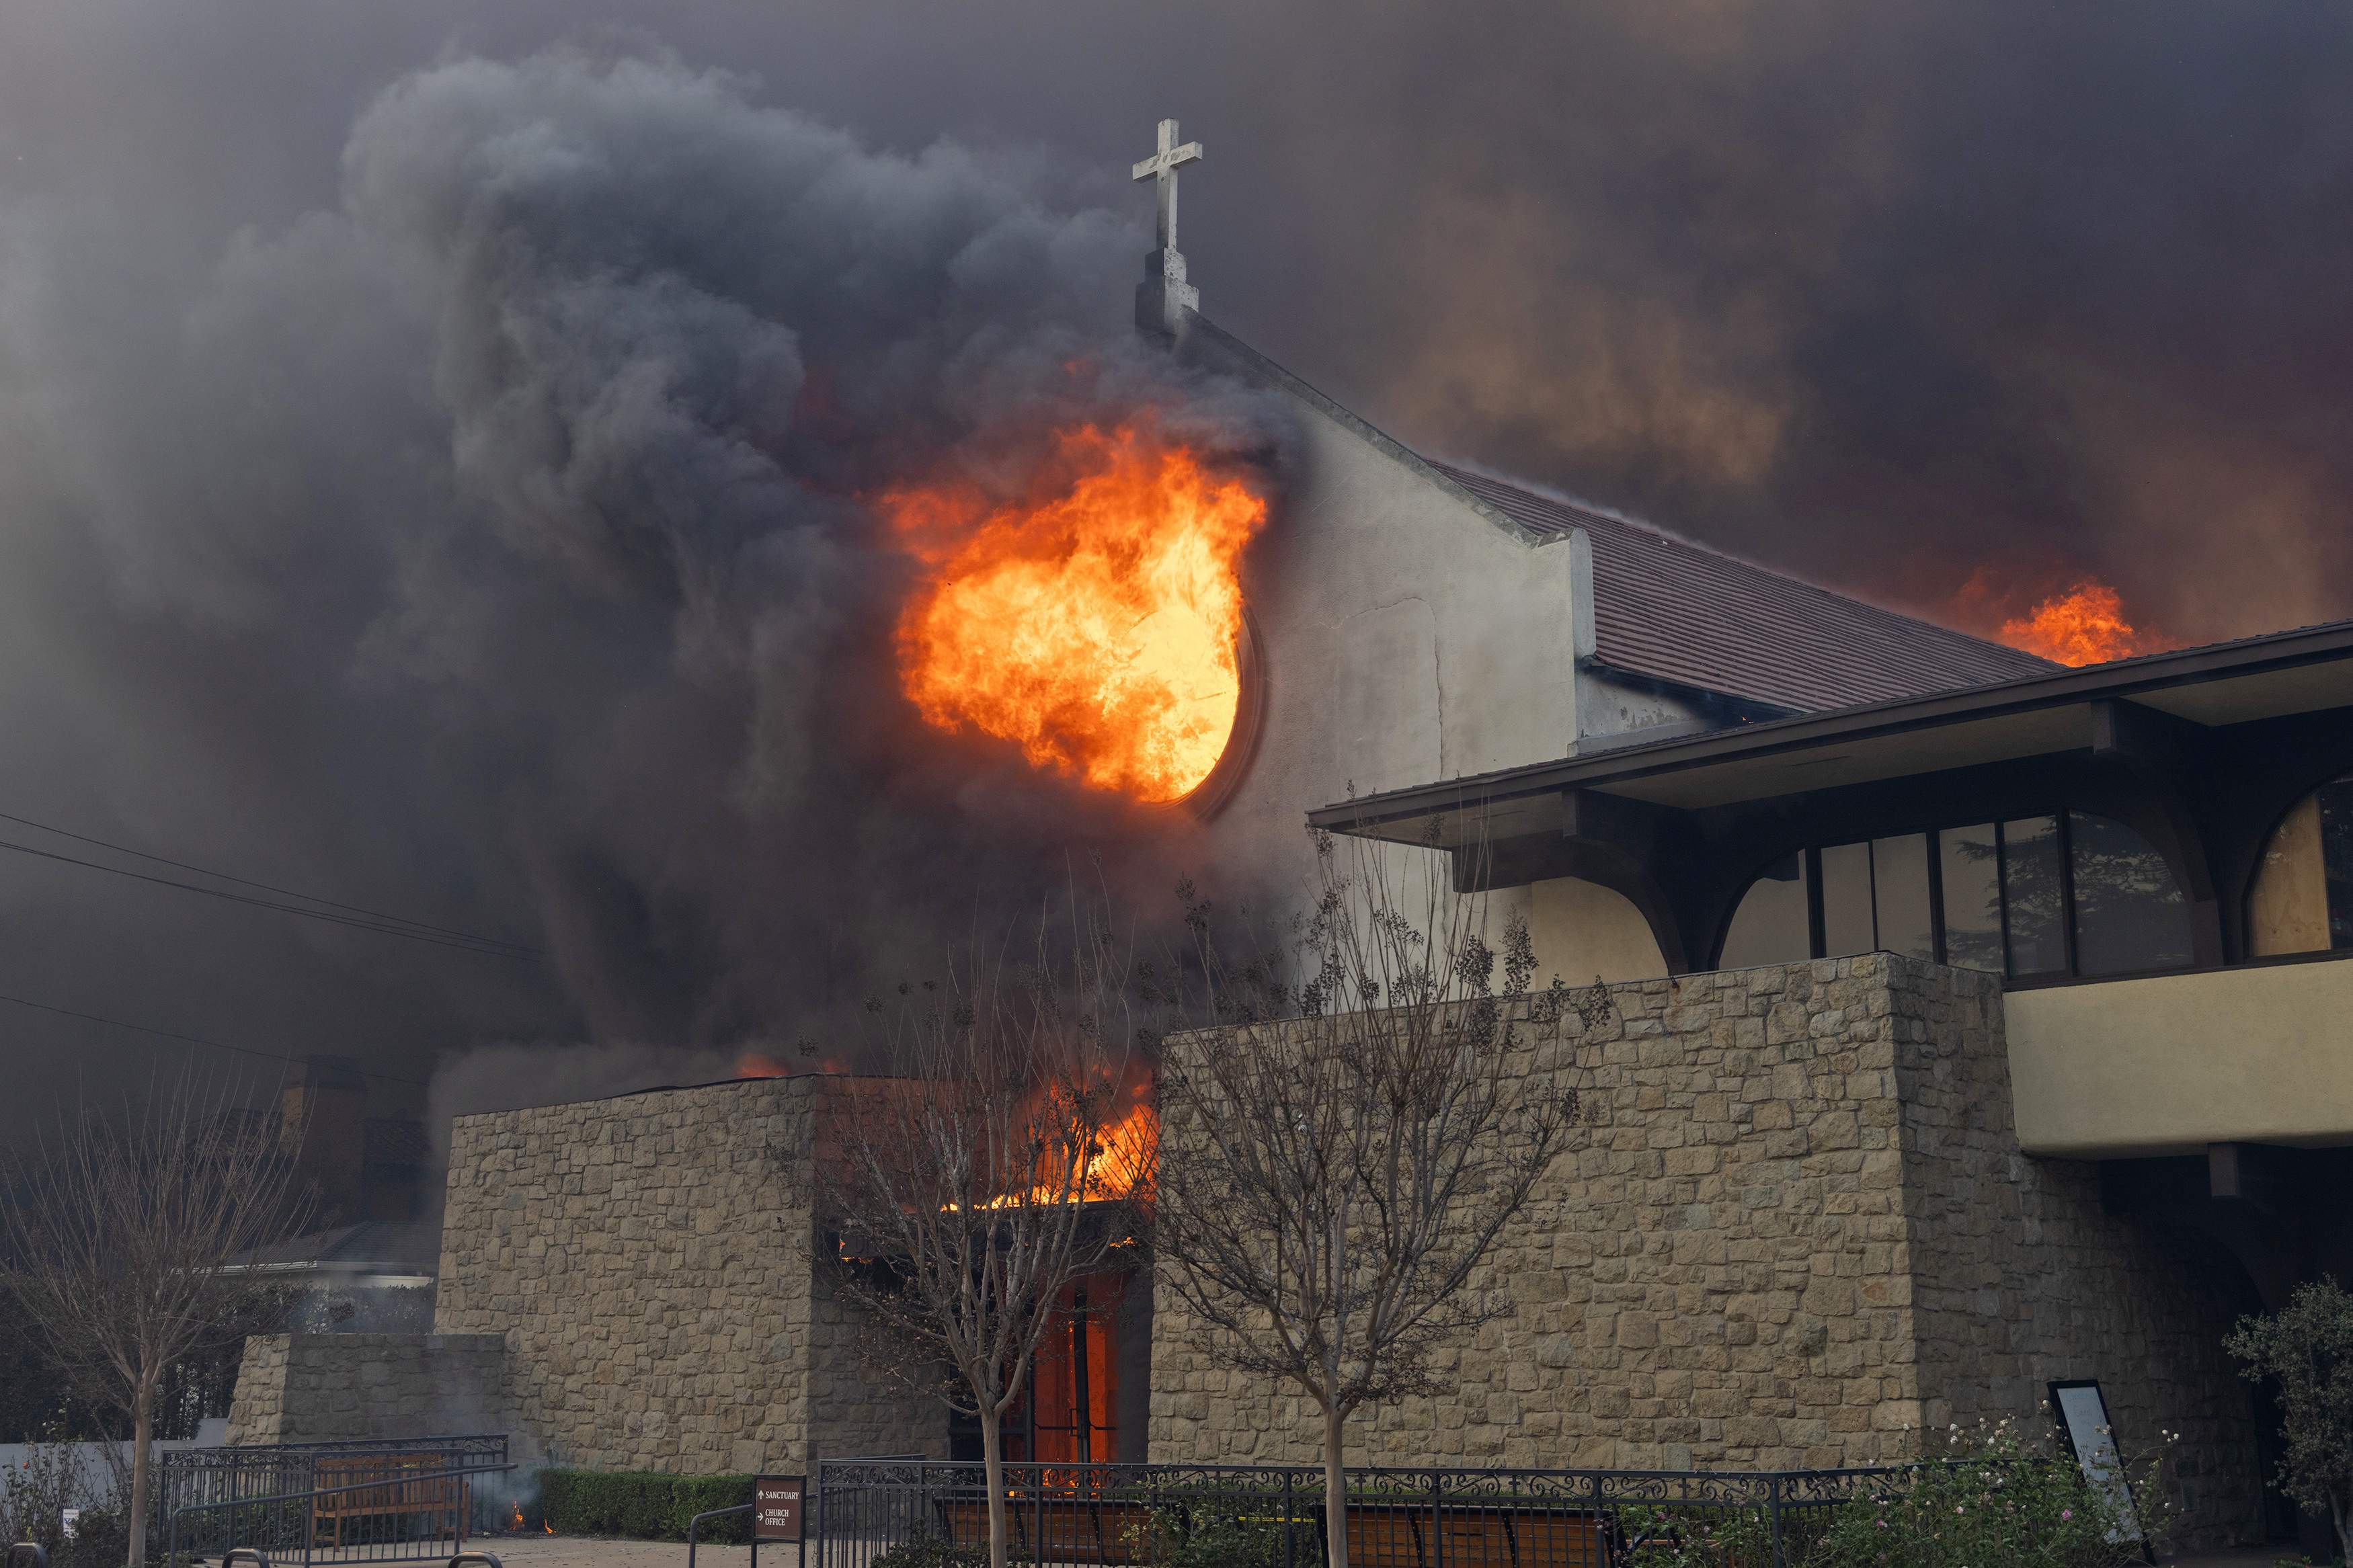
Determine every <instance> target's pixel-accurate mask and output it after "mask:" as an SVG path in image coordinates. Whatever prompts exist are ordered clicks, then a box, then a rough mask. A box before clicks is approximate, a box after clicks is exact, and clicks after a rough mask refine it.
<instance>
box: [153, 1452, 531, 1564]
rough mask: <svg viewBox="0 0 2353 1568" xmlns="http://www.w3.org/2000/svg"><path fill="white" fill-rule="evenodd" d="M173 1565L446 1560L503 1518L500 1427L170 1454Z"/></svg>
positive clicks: (168, 1526)
mask: <svg viewBox="0 0 2353 1568" xmlns="http://www.w3.org/2000/svg"><path fill="white" fill-rule="evenodd" d="M163 1459H164V1462H163V1465H162V1467H161V1468H160V1474H161V1478H162V1485H161V1488H160V1501H161V1504H162V1508H163V1511H164V1521H165V1522H164V1537H165V1550H166V1552H168V1553H169V1555H167V1557H166V1558H165V1561H166V1562H167V1563H168V1562H176V1561H177V1560H178V1559H179V1557H180V1555H181V1553H183V1552H186V1553H189V1554H194V1555H204V1556H219V1555H221V1554H223V1553H225V1552H228V1551H229V1550H230V1549H231V1548H234V1547H252V1548H256V1549H258V1550H259V1551H262V1552H267V1553H268V1554H269V1557H270V1558H271V1560H272V1561H274V1562H292V1561H301V1562H302V1563H398V1562H409V1561H422V1560H426V1559H431V1558H439V1559H444V1560H446V1559H448V1557H450V1556H451V1555H452V1554H454V1553H456V1552H459V1551H460V1550H462V1549H463V1547H464V1545H465V1542H466V1538H467V1537H468V1536H469V1535H471V1534H474V1533H477V1532H479V1531H483V1530H485V1529H489V1528H493V1527H495V1526H496V1525H498V1524H501V1523H503V1522H505V1520H504V1519H503V1518H502V1517H501V1516H502V1515H503V1514H504V1513H505V1512H506V1510H509V1509H511V1508H512V1506H513V1504H512V1500H511V1499H509V1497H508V1496H507V1493H506V1489H505V1488H503V1487H502V1486H501V1485H499V1484H498V1483H497V1482H495V1481H492V1480H491V1478H492V1477H496V1476H501V1475H504V1474H506V1473H508V1472H509V1471H511V1470H512V1469H513V1468H514V1467H513V1466H512V1465H511V1464H509V1463H508V1462H507V1439H506V1436H505V1434H503V1433H498V1434H492V1435H485V1436H459V1437H408V1438H383V1439H377V1440H374V1441H368V1442H353V1443H286V1444H278V1445H272V1446H268V1447H259V1446H258V1447H227V1448H189V1449H183V1450H180V1451H178V1452H175V1453H171V1454H166V1455H164V1456H163Z"/></svg>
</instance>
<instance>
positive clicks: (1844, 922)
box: [1822, 844, 1879, 958]
mask: <svg viewBox="0 0 2353 1568" xmlns="http://www.w3.org/2000/svg"><path fill="white" fill-rule="evenodd" d="M1878 945H1879V939H1878V937H1877V936H1875V935H1874V934H1873V931H1872V929H1871V846H1870V845H1868V844H1833V845H1831V847H1829V848H1827V849H1825V850H1823V851H1822V956H1823V957H1824V958H1843V957H1845V956H1846V955H1847V954H1849V953H1852V952H1870V951H1871V950H1872V949H1873V948H1874V947H1877V946H1878Z"/></svg>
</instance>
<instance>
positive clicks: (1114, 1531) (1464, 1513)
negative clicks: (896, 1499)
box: [938, 1494, 1609, 1568]
mask: <svg viewBox="0 0 2353 1568" xmlns="http://www.w3.org/2000/svg"><path fill="white" fill-rule="evenodd" d="M1170 1501H1171V1504H1172V1505H1174V1504H1176V1502H1177V1501H1178V1500H1176V1499H1171V1500H1170ZM1299 1501H1300V1502H1302V1503H1309V1504H1314V1503H1320V1501H1321V1499H1320V1498H1317V1499H1310V1498H1308V1497H1307V1496H1306V1495H1305V1494H1302V1496H1301V1498H1300V1500H1299ZM938 1508H939V1510H940V1527H941V1533H942V1534H944V1535H945V1536H946V1537H947V1539H948V1542H949V1543H950V1544H952V1545H955V1546H980V1547H986V1546H987V1544H988V1504H987V1502H985V1501H983V1500H981V1499H978V1498H955V1499H946V1500H941V1501H940V1503H939V1504H938ZM1005 1513H1006V1519H1005V1534H1006V1544H1007V1547H1008V1550H1010V1551H1013V1552H1021V1553H1023V1554H1025V1555H1027V1556H1029V1558H1030V1560H1031V1561H1033V1562H1038V1563H1149V1562H1150V1561H1151V1560H1152V1550H1151V1542H1152V1531H1153V1528H1154V1523H1153V1518H1152V1510H1150V1509H1149V1508H1147V1507H1145V1505H1144V1504H1142V1503H1136V1502H1104V1501H1100V1500H1092V1499H1088V1498H1082V1497H1049V1498H1035V1497H1031V1498H1015V1499H1013V1500H1010V1501H1008V1503H1007V1504H1006V1510H1005ZM1298 1524H1299V1528H1300V1533H1301V1535H1302V1537H1303V1540H1302V1542H1301V1544H1302V1547H1303V1549H1304V1550H1305V1551H1307V1552H1310V1553H1311V1554H1313V1555H1314V1556H1315V1557H1316V1558H1317V1559H1318V1560H1319V1561H1320V1559H1321V1555H1322V1548H1323V1529H1322V1525H1323V1513H1322V1510H1321V1509H1320V1507H1318V1508H1315V1509H1314V1511H1313V1512H1310V1511H1307V1510H1306V1509H1304V1508H1303V1509H1302V1511H1301V1512H1300V1514H1299V1516H1298ZM1441 1538H1442V1539H1441ZM1441 1546H1442V1547H1443V1552H1442V1554H1441V1552H1440V1547H1441ZM1348 1561H1349V1562H1350V1563H1352V1564H1355V1565H1356V1568H1440V1563H1443V1564H1444V1568H1609V1536H1608V1531H1607V1530H1606V1529H1605V1527H1604V1526H1603V1523H1602V1521H1601V1518H1600V1516H1599V1515H1598V1514H1592V1513H1584V1512H1577V1511H1575V1510H1565V1509H1533V1508H1529V1507H1527V1506H1525V1504H1515V1503H1510V1502H1499V1503H1498V1504H1497V1505H1496V1506H1494V1507H1493V1508H1478V1507H1466V1506H1457V1505H1450V1506H1448V1507H1447V1508H1445V1509H1443V1510H1438V1509H1433V1508H1432V1507H1431V1505H1430V1504H1429V1503H1377V1502H1368V1503H1351V1504H1349V1505H1348Z"/></svg>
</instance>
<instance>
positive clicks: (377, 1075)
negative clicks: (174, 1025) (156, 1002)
mask: <svg viewBox="0 0 2353 1568" xmlns="http://www.w3.org/2000/svg"><path fill="white" fill-rule="evenodd" d="M0 1002H6V1003H10V1004H13V1005H16V1006H18V1007H30V1008H32V1009H33V1010H34V1011H35V1012H37V1013H55V1014H57V1015H58V1016H59V1017H62V1018H79V1019H81V1020H82V1021H83V1022H84V1023H88V1024H104V1025H105V1026H108V1027H109V1028H112V1029H129V1030H131V1031H132V1032H133V1033H136V1034H142V1035H153V1036H154V1037H157V1038H158V1039H164V1040H178V1041H180V1042H181V1043H182V1044H184V1045H190V1046H206V1047H211V1048H212V1049H214V1050H216V1051H231V1052H234V1053H236V1054H237V1055H238V1056H241V1057H259V1058H262V1059H264V1060H265V1061H273V1062H291V1063H293V1064H294V1065H295V1066H296V1067H301V1066H303V1065H304V1058H301V1057H290V1056H288V1055H287V1054H286V1053H284V1052H283V1051H265V1050H261V1049H259V1048H258V1047H253V1046H232V1045H227V1044H224V1043H223V1042H221V1041H219V1040H207V1039H206V1038H205V1037H203V1036H201V1035H183V1034H181V1033H179V1032H177V1031H176V1030H173V1029H157V1028H153V1027H150V1026H148V1025H145V1024H132V1023H126V1022H125V1021H124V1020H122V1019H121V1018H104V1017H100V1016H99V1015H98V1014H96V1013H77V1012H75V1011H74V1010H73V1009H72V1008H71V1007H52V1006H50V1005H48V1004H47V1002H34V1001H29V1000H27V999H26V998H25V997H22V996H11V995H8V994H6V993H5V992H0ZM359 1070H360V1072H361V1073H362V1074H363V1075H364V1076H365V1077H368V1078H374V1079H383V1080H384V1081H385V1082H386V1083H405V1084H410V1085H413V1086H415V1087H416V1088H418V1089H424V1088H426V1087H427V1084H426V1082H425V1080H424V1079H416V1078H402V1077H400V1076H399V1075H398V1074H397V1073H388V1072H375V1071H372V1070H370V1069H369V1068H360V1069H359Z"/></svg>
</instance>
